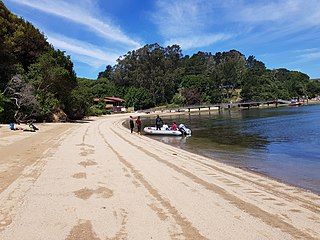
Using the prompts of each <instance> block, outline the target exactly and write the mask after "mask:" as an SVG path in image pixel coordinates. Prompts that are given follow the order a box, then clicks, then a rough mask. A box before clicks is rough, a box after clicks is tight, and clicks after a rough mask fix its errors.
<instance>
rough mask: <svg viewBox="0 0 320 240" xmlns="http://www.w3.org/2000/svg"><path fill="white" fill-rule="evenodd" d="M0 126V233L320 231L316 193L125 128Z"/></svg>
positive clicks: (71, 237)
mask: <svg viewBox="0 0 320 240" xmlns="http://www.w3.org/2000/svg"><path fill="white" fill-rule="evenodd" d="M124 117H126V116H125V115H115V116H108V117H103V118H99V119H96V120H95V121H88V122H87V123H81V124H80V123H77V124H76V123H74V124H44V125H42V126H40V127H41V131H39V132H38V133H23V132H15V133H11V132H9V131H7V130H5V128H1V129H0V134H1V135H0V239H1V240H12V239H13V240H15V239H19V240H24V239H26V240H29V239H30V240H37V239H39V240H40V239H41V240H44V239H45V240H47V239H67V240H80V239H96V240H98V239H100V240H104V239H320V197H319V196H318V195H315V194H312V193H310V192H306V191H304V190H301V189H298V188H294V187H292V186H288V185H285V184H283V183H279V182H277V181H274V180H271V179H268V178H266V177H263V176H260V175H257V174H254V173H250V172H246V171H244V170H241V169H237V168H234V167H231V166H227V165H224V164H222V163H218V162H215V161H213V160H211V159H207V158H205V157H201V156H198V155H195V154H192V153H189V152H186V151H183V150H180V149H177V148H174V147H171V146H169V145H165V144H163V143H160V142H157V141H154V140H151V139H149V138H147V137H145V136H140V135H137V134H130V133H129V131H128V130H127V129H125V128H124V127H122V125H121V121H122V120H123V118H124Z"/></svg>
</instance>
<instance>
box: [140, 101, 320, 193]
mask: <svg viewBox="0 0 320 240" xmlns="http://www.w3.org/2000/svg"><path fill="white" fill-rule="evenodd" d="M316 104H319V102H316V103H312V104H309V105H303V106H299V107H308V106H313V105H316ZM282 107H288V106H282ZM273 108H274V107H268V108H261V109H273ZM290 108H291V107H290ZM255 109H258V108H255ZM242 110H247V109H238V108H234V109H230V110H229V109H227V111H235V112H237V111H242ZM182 114H183V113H182ZM198 114H199V115H200V114H204V115H210V114H217V115H219V114H220V113H219V112H218V111H216V112H213V111H212V112H211V113H209V112H208V111H203V112H201V113H200V112H192V113H185V115H198ZM155 115H157V114H155ZM159 115H160V116H165V117H170V116H172V117H174V116H177V114H174V113H173V114H170V113H166V114H159ZM178 115H181V114H178ZM144 117H146V118H148V119H150V118H152V117H154V114H153V115H151V116H150V115H149V114H148V115H144ZM144 135H145V136H147V137H149V138H150V139H153V140H156V141H158V142H161V143H164V144H166V145H169V146H173V147H176V148H178V149H183V150H185V151H188V152H191V153H194V154H198V155H200V156H203V157H207V158H209V159H211V160H212V161H216V162H219V163H223V164H227V165H229V166H232V167H235V168H239V169H243V170H246V171H249V172H253V173H256V174H259V175H261V176H264V177H267V178H269V179H274V180H276V181H278V182H281V183H284V184H288V185H290V186H292V187H296V188H299V189H301V190H304V191H308V192H311V193H314V194H316V195H318V196H320V191H317V190H315V189H312V186H311V187H310V188H308V187H307V186H306V187H304V186H303V184H301V185H299V182H298V181H296V183H297V184H295V183H294V181H292V182H290V181H286V179H281V178H280V177H277V176H272V175H270V174H267V173H265V172H264V171H263V169H260V171H259V170H255V169H254V168H252V167H250V166H243V165H238V164H236V163H234V164H233V163H232V162H230V161H225V160H223V159H219V157H216V156H212V154H211V155H210V152H209V154H205V153H202V152H201V151H200V152H199V151H198V150H196V149H194V148H193V147H190V146H187V145H183V146H176V145H175V144H174V143H170V142H166V141H162V140H161V139H158V138H155V137H153V136H150V135H148V134H144ZM172 138H174V137H172ZM214 152H215V150H214V149H213V151H212V152H211V153H214Z"/></svg>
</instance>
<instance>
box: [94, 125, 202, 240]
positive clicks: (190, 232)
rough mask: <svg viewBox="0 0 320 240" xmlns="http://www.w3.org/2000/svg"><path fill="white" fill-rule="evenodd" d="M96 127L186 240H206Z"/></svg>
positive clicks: (106, 142)
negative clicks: (167, 214) (169, 216)
mask: <svg viewBox="0 0 320 240" xmlns="http://www.w3.org/2000/svg"><path fill="white" fill-rule="evenodd" d="M101 124H102V123H100V124H99V126H98V131H99V134H100V136H101V138H102V139H103V141H104V143H105V144H106V145H107V146H108V147H109V148H110V149H111V151H112V152H113V153H114V154H115V155H116V156H117V158H118V159H119V161H120V162H121V163H122V164H123V165H124V166H125V167H126V168H128V169H129V170H130V172H131V173H132V174H133V176H134V177H135V178H136V179H137V180H138V181H139V182H140V183H141V184H142V185H143V186H144V187H145V188H146V189H147V191H148V192H149V193H150V194H151V195H152V196H153V197H154V198H155V199H157V201H158V202H159V203H160V204H161V205H162V206H163V207H164V208H165V209H166V210H167V211H168V212H169V213H170V214H171V216H172V217H173V219H174V220H175V221H176V223H177V224H178V225H179V226H180V228H181V230H182V234H183V236H184V237H185V238H186V239H197V240H201V239H206V238H205V237H204V236H202V235H201V234H200V232H199V230H198V229H196V228H195V227H194V226H192V224H191V223H190V222H189V221H188V220H187V219H186V218H184V217H183V216H181V214H180V213H179V211H178V210H177V209H176V208H175V207H174V206H172V205H171V203H170V202H169V200H167V199H165V198H163V197H162V196H161V195H160V193H159V192H158V191H157V190H156V189H155V188H154V187H152V185H151V184H150V183H149V182H148V181H147V180H146V179H145V178H144V177H143V175H142V174H141V173H140V172H139V171H138V170H136V169H135V168H134V167H133V165H132V164H130V163H129V162H128V161H127V160H126V159H125V158H124V157H123V156H122V155H120V153H119V152H118V151H116V150H115V149H114V148H113V147H112V145H111V144H110V143H109V142H108V141H107V140H106V138H105V137H104V135H103V134H102V133H101V131H100V125H101Z"/></svg>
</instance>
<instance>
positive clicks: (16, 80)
mask: <svg viewBox="0 0 320 240" xmlns="http://www.w3.org/2000/svg"><path fill="white" fill-rule="evenodd" d="M4 94H5V95H6V96H7V97H8V98H9V99H10V100H12V101H13V103H14V104H15V107H16V108H15V113H14V115H13V118H14V120H15V121H16V122H20V121H25V120H27V119H29V118H31V117H37V115H38V111H39V103H38V101H37V99H36V97H35V95H34V89H33V86H32V85H31V84H28V83H26V82H25V81H23V80H22V77H21V76H19V75H16V76H14V77H13V78H12V79H11V80H10V82H9V83H8V85H7V87H6V89H5V91H4Z"/></svg>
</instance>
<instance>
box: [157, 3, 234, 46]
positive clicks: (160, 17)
mask: <svg viewBox="0 0 320 240" xmlns="http://www.w3.org/2000/svg"><path fill="white" fill-rule="evenodd" d="M212 6H213V3H212V2H211V1H204V0H176V1H170V0H158V1H157V2H156V8H155V9H156V11H155V12H153V13H152V14H151V19H152V21H153V22H154V23H155V24H156V25H157V27H158V29H159V32H160V34H161V35H162V36H163V37H164V39H165V44H175V43H176V44H179V45H181V47H182V48H183V49H190V48H197V47H205V46H209V45H212V44H213V43H216V42H218V41H222V40H226V39H228V38H230V34H223V33H213V32H212V29H211V27H212V25H213V18H212V14H213V11H212Z"/></svg>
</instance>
